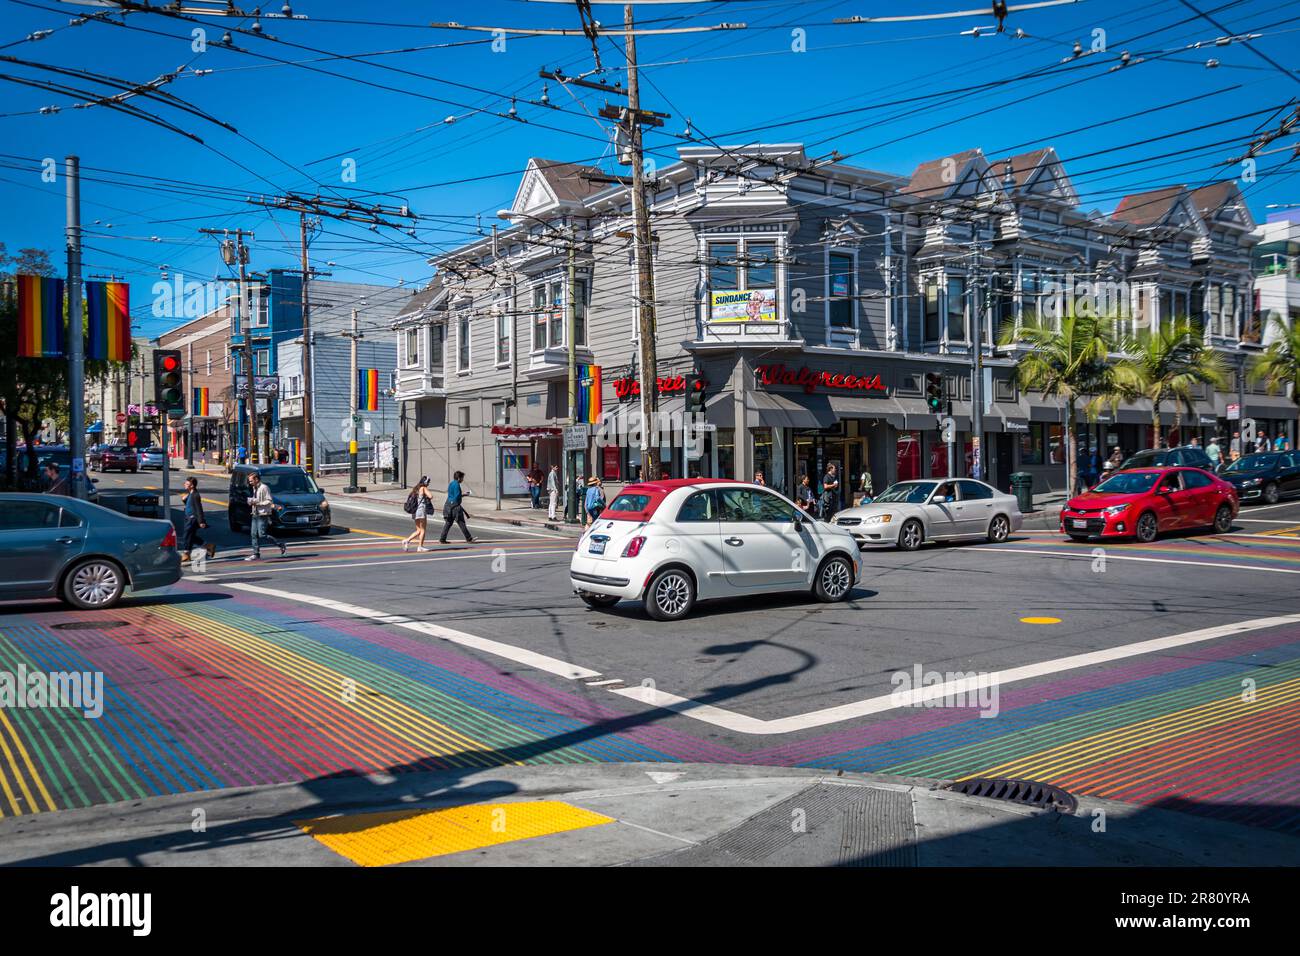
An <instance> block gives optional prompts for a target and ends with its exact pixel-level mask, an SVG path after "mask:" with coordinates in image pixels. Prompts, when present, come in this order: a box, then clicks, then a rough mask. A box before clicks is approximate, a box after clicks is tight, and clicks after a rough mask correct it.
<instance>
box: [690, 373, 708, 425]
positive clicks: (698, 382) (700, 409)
mask: <svg viewBox="0 0 1300 956" xmlns="http://www.w3.org/2000/svg"><path fill="white" fill-rule="evenodd" d="M707 397H708V396H707V395H706V394H705V392H704V379H702V378H700V377H699V376H698V375H687V376H686V414H687V415H703V414H704V403H705V399H706V398H707Z"/></svg>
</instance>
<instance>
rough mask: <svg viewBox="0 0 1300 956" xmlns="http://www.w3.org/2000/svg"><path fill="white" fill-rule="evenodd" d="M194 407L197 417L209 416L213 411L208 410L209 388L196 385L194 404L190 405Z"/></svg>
mask: <svg viewBox="0 0 1300 956" xmlns="http://www.w3.org/2000/svg"><path fill="white" fill-rule="evenodd" d="M190 407H191V408H193V409H194V413H193V414H194V417H195V418H208V417H210V416H211V412H210V411H209V410H208V390H207V389H206V388H199V387H196V388H195V389H194V404H193V405H191V406H190Z"/></svg>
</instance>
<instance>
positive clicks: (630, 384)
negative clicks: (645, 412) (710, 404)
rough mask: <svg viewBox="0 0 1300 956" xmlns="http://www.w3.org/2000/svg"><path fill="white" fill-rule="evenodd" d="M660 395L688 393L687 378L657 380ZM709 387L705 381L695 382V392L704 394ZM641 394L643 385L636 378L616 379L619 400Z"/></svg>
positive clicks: (697, 380)
mask: <svg viewBox="0 0 1300 956" xmlns="http://www.w3.org/2000/svg"><path fill="white" fill-rule="evenodd" d="M655 384H656V385H657V386H658V389H657V391H658V393H659V394H660V395H671V394H673V393H674V392H684V391H686V376H684V375H674V376H671V377H668V378H658V379H655ZM707 387H708V383H707V382H705V381H704V380H703V379H698V378H697V379H696V380H695V391H697V392H702V391H704V389H705V388H707ZM640 394H641V383H640V382H639V381H637V380H636V379H634V378H616V379H614V395H615V396H616V397H617V398H619V399H624V398H631V397H633V396H636V395H640Z"/></svg>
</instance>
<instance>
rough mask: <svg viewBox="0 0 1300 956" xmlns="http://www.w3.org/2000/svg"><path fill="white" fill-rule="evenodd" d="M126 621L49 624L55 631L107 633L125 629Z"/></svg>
mask: <svg viewBox="0 0 1300 956" xmlns="http://www.w3.org/2000/svg"><path fill="white" fill-rule="evenodd" d="M127 623H128V622H127V621H68V622H67V623H66V624H51V625H50V627H51V629H52V630H55V631H107V630H109V629H110V628H114V627H126V626H127Z"/></svg>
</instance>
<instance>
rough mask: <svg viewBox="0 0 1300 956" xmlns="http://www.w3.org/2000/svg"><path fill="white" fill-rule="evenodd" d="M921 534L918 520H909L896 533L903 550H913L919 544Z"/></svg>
mask: <svg viewBox="0 0 1300 956" xmlns="http://www.w3.org/2000/svg"><path fill="white" fill-rule="evenodd" d="M921 536H922V535H921V524H920V522H919V521H909V522H907V524H905V525H903V529H902V530H901V531H900V532H899V533H898V543H899V544H900V545H902V547H903V550H904V551H915V550H916V549H917V548H919V547H920V546H921Z"/></svg>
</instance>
